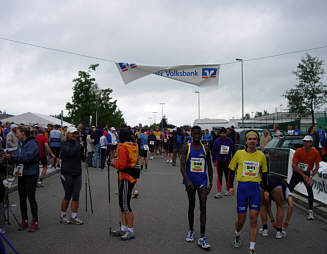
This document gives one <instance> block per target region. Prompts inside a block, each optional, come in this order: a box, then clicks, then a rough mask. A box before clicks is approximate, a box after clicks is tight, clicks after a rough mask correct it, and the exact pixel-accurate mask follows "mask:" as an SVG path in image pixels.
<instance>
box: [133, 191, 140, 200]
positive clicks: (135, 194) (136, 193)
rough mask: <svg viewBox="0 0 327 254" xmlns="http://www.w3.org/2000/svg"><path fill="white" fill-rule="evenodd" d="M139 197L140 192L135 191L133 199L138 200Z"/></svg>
mask: <svg viewBox="0 0 327 254" xmlns="http://www.w3.org/2000/svg"><path fill="white" fill-rule="evenodd" d="M138 196H139V192H138V190H135V191H134V193H133V195H132V198H137V197H138Z"/></svg>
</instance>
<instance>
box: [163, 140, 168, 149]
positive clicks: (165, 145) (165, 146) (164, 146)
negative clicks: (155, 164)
mask: <svg viewBox="0 0 327 254" xmlns="http://www.w3.org/2000/svg"><path fill="white" fill-rule="evenodd" d="M163 148H164V149H165V150H168V143H167V142H166V143H165V142H164V143H163Z"/></svg>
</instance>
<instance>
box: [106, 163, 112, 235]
mask: <svg viewBox="0 0 327 254" xmlns="http://www.w3.org/2000/svg"><path fill="white" fill-rule="evenodd" d="M107 166H108V208H109V236H111V234H112V231H111V211H110V202H111V199H110V157H109V158H108V161H107Z"/></svg>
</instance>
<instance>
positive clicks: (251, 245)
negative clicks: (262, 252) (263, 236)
mask: <svg viewBox="0 0 327 254" xmlns="http://www.w3.org/2000/svg"><path fill="white" fill-rule="evenodd" d="M254 247H255V242H250V250H254Z"/></svg>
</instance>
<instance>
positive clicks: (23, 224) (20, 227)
mask: <svg viewBox="0 0 327 254" xmlns="http://www.w3.org/2000/svg"><path fill="white" fill-rule="evenodd" d="M27 228H28V223H27V221H26V220H23V221H22V223H21V224H20V225H19V226H18V231H23V230H25V229H27Z"/></svg>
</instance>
